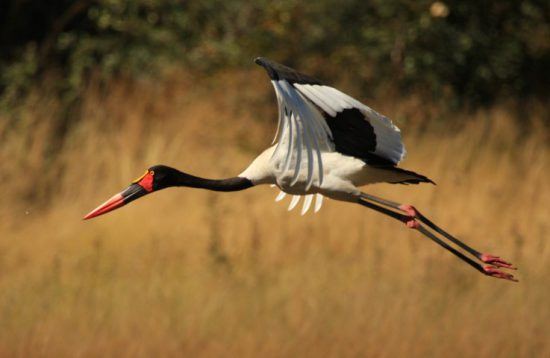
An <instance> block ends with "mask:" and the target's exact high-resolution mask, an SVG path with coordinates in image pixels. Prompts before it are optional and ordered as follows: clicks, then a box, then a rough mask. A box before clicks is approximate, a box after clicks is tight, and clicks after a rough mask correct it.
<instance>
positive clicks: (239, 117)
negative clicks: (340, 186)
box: [0, 0, 550, 357]
mask: <svg viewBox="0 0 550 358" xmlns="http://www.w3.org/2000/svg"><path fill="white" fill-rule="evenodd" d="M549 18H550V4H549V3H548V1H544V0H540V1H538V0H526V1H518V0H514V1H511V0H510V1H508V0H501V1H483V2H479V1H464V0H462V1H444V2H442V1H435V2H434V1H409V0H386V1H359V0H338V1H336V0H319V1H297V0H284V1H273V2H271V1H265V0H258V1H242V0H238V1H220V0H202V1H175V0H126V1H123V0H95V1H94V0H75V1H61V0H57V1H48V2H46V1H30V0H7V1H3V2H2V3H1V4H0V47H1V52H0V163H1V167H0V168H1V170H0V183H1V184H0V292H1V294H0V356H6V357H8V356H44V357H60V356H84V357H88V356H89V357H92V356H130V357H140V356H144V357H150V356H218V357H219V356H239V357H281V356H289V357H305V356H310V357H319V356H330V357H343V356H344V357H345V356H353V357H364V356H368V357H402V356H408V357H426V356H431V357H437V356H478V357H495V356H499V357H537V356H538V357H545V356H546V357H547V356H550V305H549V302H550V282H549V276H550V245H549V243H548V239H549V234H548V232H549V230H550V209H549V204H548V202H549V201H550V189H549V185H548V176H549V175H550V165H549V164H550V159H549V141H548V140H549V136H548V134H549V128H548V125H549V122H550V118H549V112H548V103H549V102H548V95H549V89H550V86H549V83H550V22H549ZM260 55H261V56H265V57H268V58H271V59H273V60H276V61H278V62H282V63H285V64H287V65H290V66H292V67H295V68H297V69H299V70H301V71H302V72H305V73H308V74H311V75H313V76H315V77H318V78H321V79H322V80H324V81H325V82H326V83H329V84H331V85H334V86H336V87H338V88H340V89H342V90H344V91H345V92H347V93H349V94H350V95H352V96H354V97H355V98H357V99H359V100H361V101H364V102H366V103H367V104H369V105H370V106H371V107H373V108H375V109H376V110H378V111H379V112H382V113H384V114H386V115H387V116H389V117H390V118H392V119H393V120H394V122H395V123H396V124H397V125H398V126H399V127H400V128H401V129H402V131H403V135H404V141H405V144H406V146H407V148H408V151H409V154H408V156H407V158H406V160H405V161H404V162H403V163H402V166H403V167H405V168H408V169H411V170H415V171H418V172H421V173H423V174H425V175H427V176H428V177H430V178H432V179H434V180H435V181H436V182H437V183H438V185H437V186H430V185H419V186H391V185H377V186H372V187H368V188H365V190H366V191H368V192H370V193H372V194H375V195H381V196H384V197H387V198H389V199H392V200H395V201H401V202H407V203H413V204H415V205H416V206H417V207H419V208H420V209H421V210H422V211H423V212H424V213H425V214H426V215H428V216H429V217H431V218H433V219H434V221H436V222H438V223H440V224H441V225H442V226H443V227H444V228H446V229H448V230H449V231H450V232H452V233H454V234H456V235H457V236H458V237H460V238H461V239H463V240H465V241H466V242H468V243H470V244H471V245H472V246H474V247H476V248H479V249H480V250H481V251H488V252H490V253H494V254H498V255H501V256H503V257H504V258H507V259H509V260H511V261H513V262H514V263H515V264H516V265H518V266H519V267H520V270H519V271H518V272H517V277H518V278H519V280H520V282H519V283H518V284H513V283H510V282H507V281H502V280H495V279H491V278H487V277H484V276H481V275H479V273H477V272H475V271H474V270H472V269H471V268H470V267H468V266H467V265H464V264H462V263H461V262H460V261H458V260H457V259H456V258H454V257H452V255H450V254H448V253H447V252H444V251H443V250H441V249H440V248H439V247H437V246H436V245H434V244H433V243H431V242H430V241H429V240H426V239H424V238H422V237H421V236H419V234H418V233H415V232H410V231H408V230H407V229H406V228H404V227H403V226H402V225H399V224H396V223H395V222H393V221H392V220H391V219H387V218H385V217H382V216H380V215H379V214H377V213H374V212H370V211H368V210H366V209H365V208H362V207H359V206H353V205H350V204H346V203H339V202H334V201H328V202H325V205H324V207H323V209H322V210H321V212H319V213H318V214H312V213H309V214H307V215H305V216H304V217H301V216H300V215H299V213H298V212H297V211H293V212H287V210H286V205H284V204H283V205H281V204H280V203H275V202H273V199H274V198H275V196H276V194H277V191H276V190H274V189H272V188H269V187H259V188H254V189H251V190H248V191H245V192H239V193H227V194H224V193H209V192H206V191H198V190H192V189H171V190H167V191H163V192H161V193H158V194H156V195H151V196H148V197H146V198H144V199H141V200H140V201H138V202H135V203H132V204H131V205H130V206H127V207H125V208H124V209H122V210H119V211H116V212H113V213H112V214H109V215H106V216H103V217H101V218H98V219H94V220H92V221H89V222H83V221H81V217H82V216H83V214H85V213H86V212H88V211H89V210H90V209H92V208H94V207H95V206H96V205H97V204H99V203H100V202H102V201H104V200H105V199H107V198H108V197H110V196H111V195H113V194H114V193H116V192H118V191H119V190H121V189H122V188H124V187H125V186H126V185H127V184H128V183H129V182H130V181H131V180H132V179H134V178H135V177H136V176H138V175H139V174H141V173H142V172H143V171H144V170H145V169H146V168H147V167H149V166H150V165H153V164H160V163H162V164H167V165H171V166H175V167H177V168H180V169H182V170H185V171H187V172H190V173H193V174H197V175H201V176H205V177H214V178H215V177H229V176H233V175H236V174H238V173H240V172H241V170H242V169H243V168H245V167H246V165H247V163H248V162H250V161H251V160H252V159H253V158H254V157H255V155H257V154H258V153H259V152H260V151H261V150H263V149H264V148H265V147H266V146H267V145H268V144H269V143H270V140H271V138H272V135H273V132H274V130H275V126H276V123H275V119H276V110H277V109H276V104H275V96H274V94H273V93H272V88H271V86H270V84H269V82H268V79H267V77H266V75H265V73H264V72H263V70H262V69H261V68H259V67H257V66H255V65H254V64H253V59H254V58H255V57H256V56H260ZM285 204H286V203H285Z"/></svg>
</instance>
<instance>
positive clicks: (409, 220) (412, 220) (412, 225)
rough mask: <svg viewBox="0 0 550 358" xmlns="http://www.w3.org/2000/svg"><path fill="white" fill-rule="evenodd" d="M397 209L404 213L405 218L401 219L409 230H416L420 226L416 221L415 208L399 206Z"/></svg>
mask: <svg viewBox="0 0 550 358" xmlns="http://www.w3.org/2000/svg"><path fill="white" fill-rule="evenodd" d="M399 209H400V210H402V211H404V212H405V214H406V217H405V218H404V219H403V222H404V223H405V225H407V227H408V228H409V229H418V227H419V226H420V223H419V222H418V221H417V220H416V218H417V217H418V211H417V210H416V208H415V207H414V206H412V205H408V204H404V205H400V206H399Z"/></svg>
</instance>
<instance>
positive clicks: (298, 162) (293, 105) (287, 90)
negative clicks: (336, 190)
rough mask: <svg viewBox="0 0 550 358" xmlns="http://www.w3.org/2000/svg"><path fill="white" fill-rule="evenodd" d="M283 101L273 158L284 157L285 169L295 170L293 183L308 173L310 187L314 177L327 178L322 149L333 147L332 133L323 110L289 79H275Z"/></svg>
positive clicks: (276, 91) (280, 108)
mask: <svg viewBox="0 0 550 358" xmlns="http://www.w3.org/2000/svg"><path fill="white" fill-rule="evenodd" d="M271 83H272V84H273V88H274V89H275V93H276V95H277V102H278V104H279V122H278V129H277V134H276V135H275V139H274V141H276V142H277V147H276V148H275V151H274V152H273V155H272V158H283V160H282V171H283V173H287V172H290V173H291V174H292V180H291V185H294V184H296V182H297V181H298V179H299V178H300V175H301V174H303V175H305V176H306V178H307V179H306V183H307V184H306V190H307V189H309V188H310V187H311V185H312V184H313V181H314V180H317V185H321V183H322V182H323V162H322V160H321V152H322V151H333V150H334V146H333V144H332V134H331V131H330V128H329V126H328V125H327V123H326V121H325V119H324V118H323V114H322V113H321V112H320V111H319V110H318V109H317V108H315V106H314V105H313V104H312V103H311V102H310V101H309V100H307V99H306V98H305V97H304V95H303V94H302V93H301V92H300V91H298V90H297V89H296V88H295V87H294V86H293V85H291V84H290V83H289V82H287V81H286V80H273V81H271Z"/></svg>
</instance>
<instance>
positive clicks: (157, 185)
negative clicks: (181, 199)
mask: <svg viewBox="0 0 550 358" xmlns="http://www.w3.org/2000/svg"><path fill="white" fill-rule="evenodd" d="M182 174H183V173H181V172H180V171H178V170H177V169H174V168H170V167H167V166H165V165H154V166H152V167H151V168H149V169H147V171H146V172H145V173H144V174H143V175H142V176H140V177H139V178H137V179H136V180H134V181H133V182H132V183H131V184H130V186H128V187H127V188H126V189H124V190H123V191H121V192H120V193H118V194H115V195H113V196H112V197H111V198H110V199H109V200H107V201H106V202H104V203H103V204H101V205H100V206H98V207H97V208H95V209H94V210H92V211H90V212H89V213H88V214H87V215H86V216H84V220H87V219H91V218H95V217H96V216H99V215H103V214H106V213H108V212H109V211H113V210H115V209H118V208H120V207H122V206H124V205H126V204H128V203H130V202H132V201H134V200H136V199H138V198H141V197H142V196H145V195H147V194H149V193H152V192H154V191H158V190H161V189H164V188H168V187H171V186H176V185H178V177H179V176H180V175H182Z"/></svg>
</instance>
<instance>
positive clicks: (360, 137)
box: [84, 57, 517, 281]
mask: <svg viewBox="0 0 550 358" xmlns="http://www.w3.org/2000/svg"><path fill="white" fill-rule="evenodd" d="M255 62H256V64H258V65H260V66H262V67H264V68H265V70H266V71H267V73H268V75H269V77H270V78H271V84H272V85H273V87H274V88H275V94H276V97H277V102H278V107H279V120H278V128H277V133H276V135H275V138H274V140H273V143H272V146H271V147H269V148H268V149H266V150H265V151H264V152H263V153H261V154H260V155H259V156H258V157H257V158H256V159H255V160H254V161H253V162H252V163H251V164H250V166H249V167H248V168H246V169H245V170H244V171H243V172H242V173H241V174H239V175H238V176H236V177H234V178H228V179H204V178H200V177H196V176H193V175H190V174H187V173H184V172H182V171H180V170H177V169H174V168H170V167H168V166H164V165H155V166H153V167H151V168H149V169H148V170H147V171H146V172H145V174H143V175H142V176H141V177H140V178H139V179H137V180H135V181H134V182H133V183H132V184H131V185H130V186H129V187H128V188H126V189H125V190H123V191H122V192H120V193H119V194H116V195H114V196H113V197H112V198H110V199H109V200H107V201H106V202H105V203H103V204H101V205H100V206H99V207H97V208H96V209H94V210H93V211H91V212H90V213H89V214H87V215H86V216H85V217H84V219H91V218H94V217H96V216H99V215H102V214H105V213H107V212H110V211H112V210H114V209H117V208H120V207H122V206H123V205H126V204H128V203H130V202H132V201H134V200H136V199H137V198H140V197H142V196H144V195H146V194H149V193H152V192H154V191H159V190H161V189H165V188H169V187H176V186H184V187H192V188H201V189H208V190H215V191H238V190H243V189H248V188H251V187H253V186H256V185H262V184H271V185H275V186H277V187H278V188H279V189H280V190H281V193H280V194H279V196H278V197H277V199H276V200H277V201H279V200H280V199H282V198H283V197H284V196H285V194H287V193H288V194H291V195H293V196H294V197H293V199H292V201H291V203H290V207H289V210H290V209H292V208H293V207H294V206H296V204H297V203H298V199H299V198H300V197H301V196H304V197H305V199H304V204H303V208H302V214H303V213H305V212H306V211H307V210H308V209H309V207H310V205H311V203H312V201H313V198H314V196H315V211H318V210H319V209H320V207H321V204H322V199H323V196H326V197H329V198H332V199H336V200H342V201H347V202H351V203H358V204H360V205H363V206H365V207H367V208H370V209H373V210H375V211H378V212H380V213H382V214H385V215H388V216H390V217H392V218H394V219H397V220H399V221H401V222H403V223H405V224H406V226H407V227H408V228H411V229H415V230H418V231H419V232H420V233H422V234H423V235H425V236H426V237H428V238H429V239H430V240H432V241H434V242H435V243H437V244H438V245H440V246H442V247H443V248H444V249H446V250H448V251H450V252H451V253H453V254H454V255H456V256H457V257H458V258H460V259H461V260H463V261H464V262H466V263H468V264H469V265H471V266H472V267H473V268H475V269H476V270H478V271H479V272H481V273H483V274H485V275H488V276H492V277H496V278H501V279H506V280H511V281H517V280H516V279H515V278H514V277H513V275H511V274H509V273H507V272H504V271H502V270H499V269H498V268H506V269H515V268H514V267H513V266H512V264H510V263H509V262H506V261H504V260H502V259H501V258H499V257H498V256H493V255H489V254H483V253H481V252H479V251H477V250H475V249H473V248H471V247H470V246H468V245H466V244H465V243H463V242H462V241H460V240H458V239H457V238H455V237H454V236H452V235H450V234H449V233H447V232H446V231H444V230H443V229H441V228H440V227H439V226H437V225H435V224H434V223H433V222H432V221H430V220H429V219H427V218H426V217H425V216H424V215H422V214H421V213H420V212H419V211H418V210H417V209H415V208H414V207H413V206H412V205H400V204H398V203H395V202H393V201H389V200H385V199H381V198H378V197H375V196H372V195H369V194H366V193H364V192H361V190H360V189H359V187H360V186H363V185H366V184H373V183H390V184H418V183H432V184H433V181H431V180H430V179H428V178H427V177H425V176H424V175H421V174H418V173H415V172H412V171H409V170H405V169H401V168H398V167H397V166H396V165H397V164H398V163H399V162H400V161H401V160H402V159H403V157H404V156H405V153H406V152H405V147H404V146H403V143H402V141H401V133H400V130H399V129H398V128H397V127H396V126H395V125H394V124H393V123H392V122H391V120H390V119H389V118H387V117H385V116H383V115H381V114H379V113H377V112H376V111H374V110H373V109H371V108H370V107H368V106H366V105H364V104H363V103H361V102H359V101H357V100H356V99H354V98H352V97H350V96H348V95H346V94H345V93H343V92H340V91H339V90H337V89H335V88H333V87H330V86H327V85H325V84H323V83H321V82H320V81H319V80H317V79H315V78H313V77H310V76H307V75H304V74H302V73H299V72H297V71H295V70H294V69H292V68H289V67H287V66H284V65H281V64H278V63H275V62H273V61H270V60H268V59H266V58H262V57H259V58H257V59H256V60H255ZM437 234H438V235H439V236H438V235H437ZM445 239H446V240H448V241H445ZM449 242H451V243H453V244H455V245H457V246H458V247H459V248H461V249H463V250H464V251H465V252H466V253H463V252H462V251H459V250H458V249H457V248H455V247H453V246H451V245H449ZM467 254H470V255H471V256H472V257H469V256H467ZM475 260H479V261H481V262H482V263H485V264H486V265H482V264H480V263H478V262H476V261H475ZM497 267H498V268H497Z"/></svg>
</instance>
